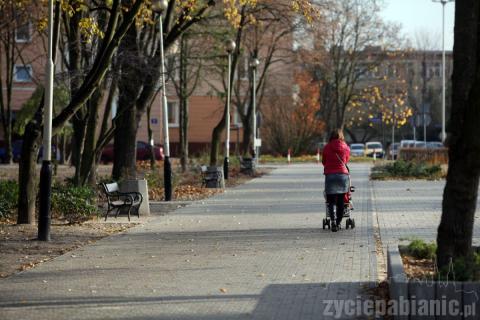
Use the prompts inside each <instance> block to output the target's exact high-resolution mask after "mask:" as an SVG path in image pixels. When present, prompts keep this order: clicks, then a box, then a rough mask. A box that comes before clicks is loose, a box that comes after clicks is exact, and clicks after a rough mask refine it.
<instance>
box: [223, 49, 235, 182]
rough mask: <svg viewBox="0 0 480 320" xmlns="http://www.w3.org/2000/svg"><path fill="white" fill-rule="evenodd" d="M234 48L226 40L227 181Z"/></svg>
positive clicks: (225, 163) (225, 171)
mask: <svg viewBox="0 0 480 320" xmlns="http://www.w3.org/2000/svg"><path fill="white" fill-rule="evenodd" d="M235 48H236V44H235V42H234V41H233V40H227V41H226V42H225V50H226V51H227V54H228V80H227V110H226V112H225V130H226V131H227V137H226V139H225V160H224V161H223V177H224V178H225V179H228V163H229V155H230V100H231V98H232V92H231V91H232V88H231V87H232V81H231V78H232V53H233V51H234V50H235Z"/></svg>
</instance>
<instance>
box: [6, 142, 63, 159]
mask: <svg viewBox="0 0 480 320" xmlns="http://www.w3.org/2000/svg"><path fill="white" fill-rule="evenodd" d="M22 146H23V140H16V141H13V142H12V160H13V162H19V161H20V157H21V156H22ZM57 151H58V149H57V147H56V146H55V145H54V144H53V145H52V160H57V161H59V160H60V152H57ZM42 152H43V147H42V146H41V147H40V150H39V152H38V156H37V162H41V161H42ZM6 158H7V153H6V150H5V147H4V146H2V147H0V161H1V162H2V163H5V162H6V160H7V159H6Z"/></svg>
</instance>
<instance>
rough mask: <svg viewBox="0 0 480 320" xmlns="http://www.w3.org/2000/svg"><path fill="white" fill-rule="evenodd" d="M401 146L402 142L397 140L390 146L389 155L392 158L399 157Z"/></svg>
mask: <svg viewBox="0 0 480 320" xmlns="http://www.w3.org/2000/svg"><path fill="white" fill-rule="evenodd" d="M399 148H400V142H395V143H394V144H393V145H392V144H390V146H389V147H388V152H387V154H388V157H389V158H390V159H397V156H398V149H399Z"/></svg>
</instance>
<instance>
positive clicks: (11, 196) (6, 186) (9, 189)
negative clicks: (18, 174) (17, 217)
mask: <svg viewBox="0 0 480 320" xmlns="http://www.w3.org/2000/svg"><path fill="white" fill-rule="evenodd" d="M17 200H18V183H17V181H15V180H3V181H0V218H7V217H10V216H12V214H13V211H14V210H15V209H16V208H17Z"/></svg>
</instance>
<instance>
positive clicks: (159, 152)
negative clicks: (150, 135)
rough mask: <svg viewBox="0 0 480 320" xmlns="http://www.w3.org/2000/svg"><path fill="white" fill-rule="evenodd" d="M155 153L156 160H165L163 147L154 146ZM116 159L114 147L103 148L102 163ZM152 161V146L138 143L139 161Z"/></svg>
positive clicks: (141, 142)
mask: <svg viewBox="0 0 480 320" xmlns="http://www.w3.org/2000/svg"><path fill="white" fill-rule="evenodd" d="M153 150H154V153H155V159H156V160H163V159H164V154H163V147H161V146H158V145H155V146H154V149H153ZM113 158H114V154H113V145H108V146H106V147H105V148H103V151H102V156H101V158H100V159H101V161H102V162H103V163H109V162H112V161H113ZM149 159H150V145H149V144H148V143H146V142H143V141H137V160H149Z"/></svg>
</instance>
